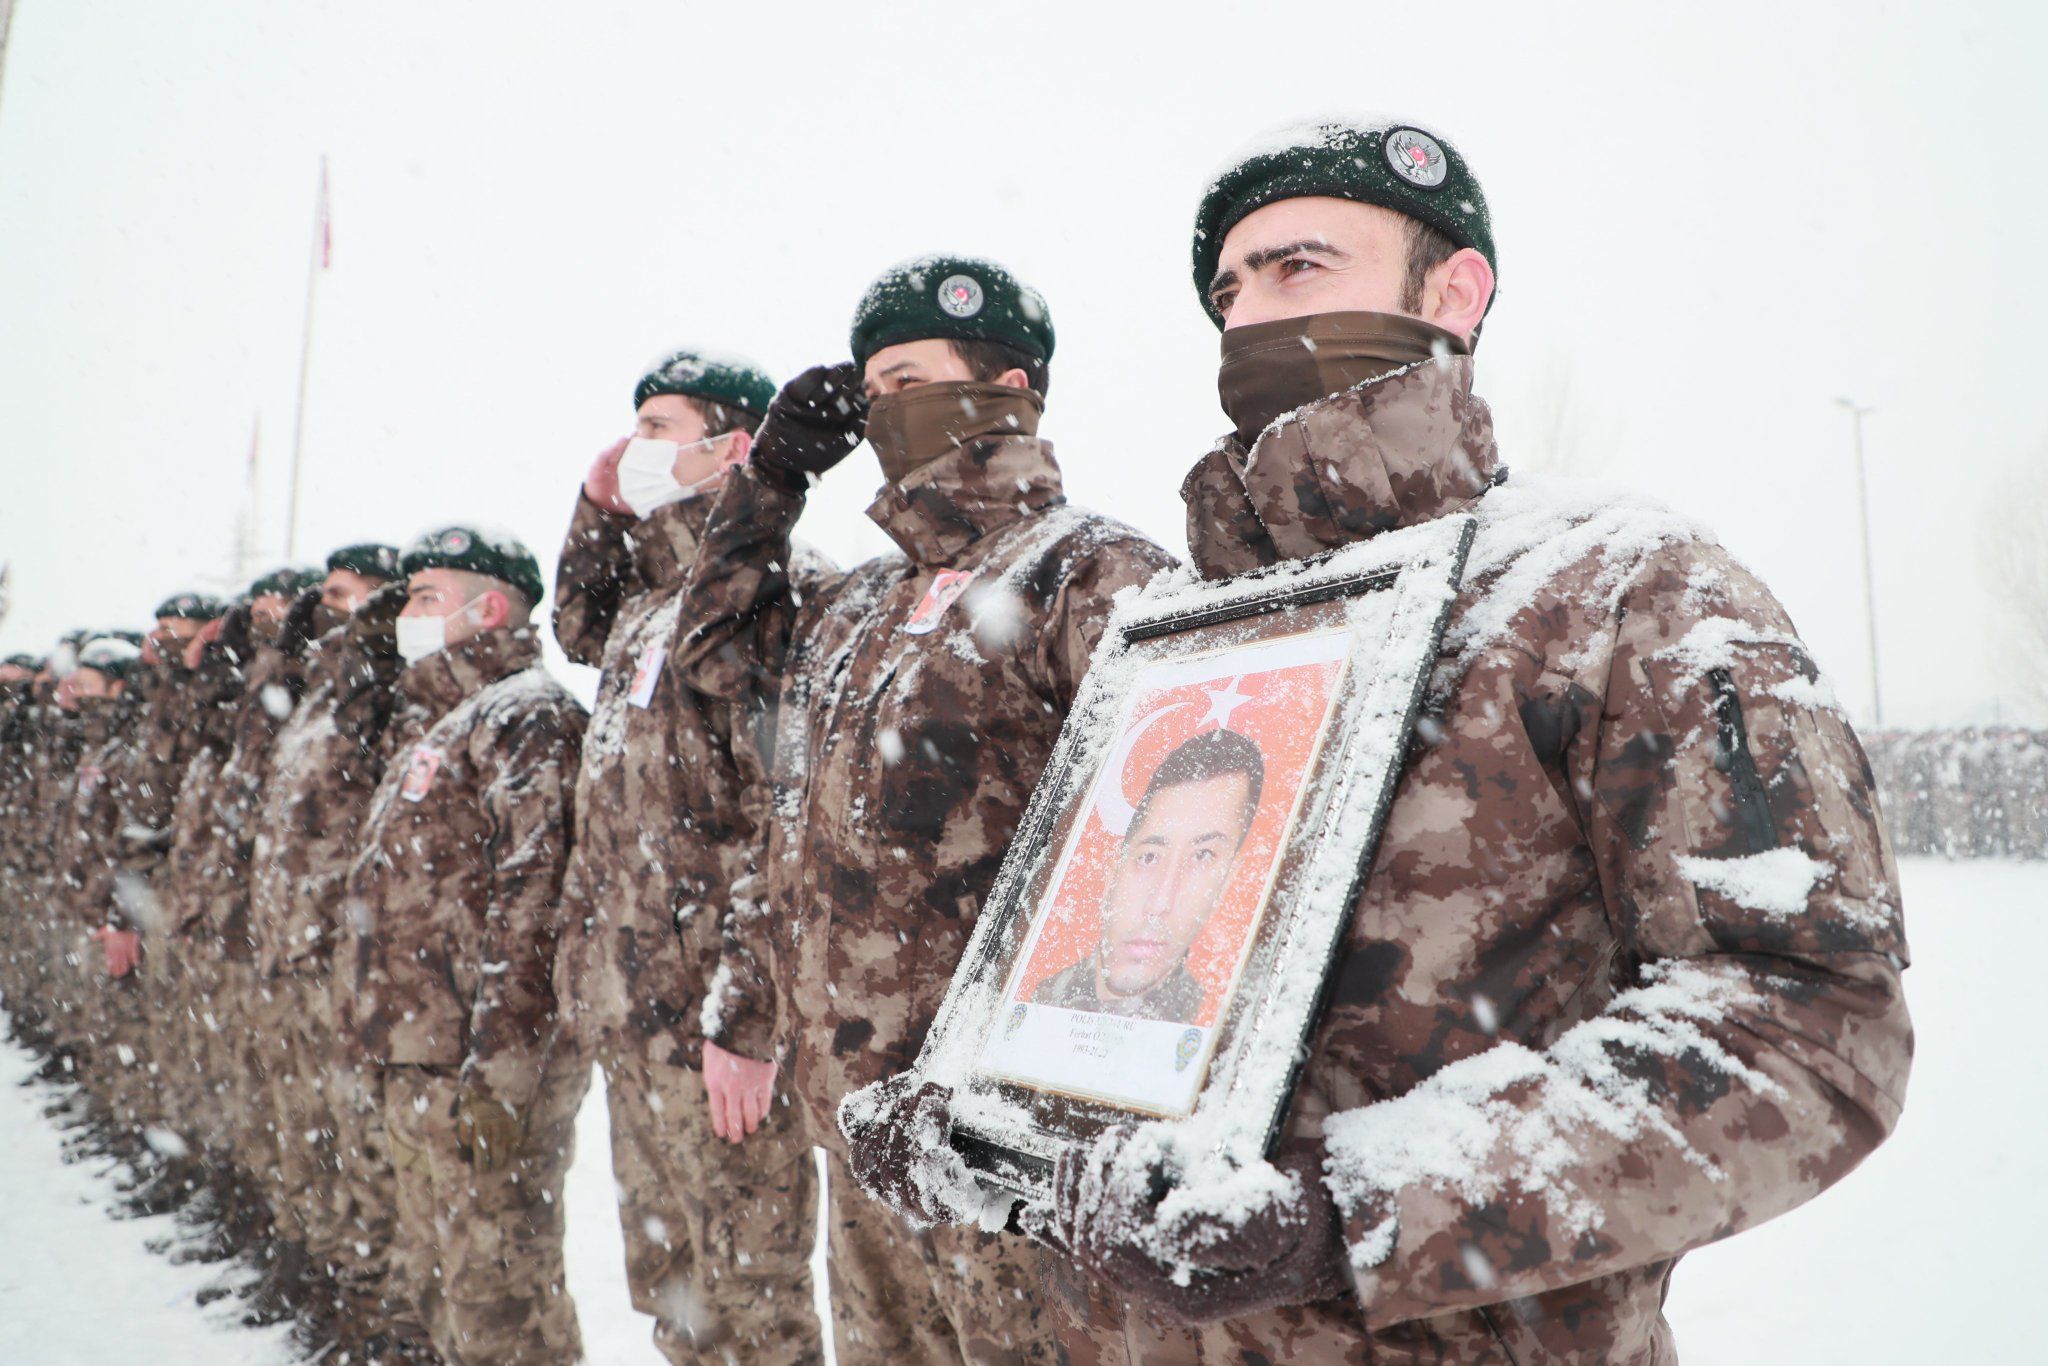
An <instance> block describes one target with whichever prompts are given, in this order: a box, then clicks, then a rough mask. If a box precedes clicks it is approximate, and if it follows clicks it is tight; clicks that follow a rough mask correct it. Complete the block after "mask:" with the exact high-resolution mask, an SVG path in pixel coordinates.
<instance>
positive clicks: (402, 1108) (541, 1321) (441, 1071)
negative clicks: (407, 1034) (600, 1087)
mask: <svg viewBox="0 0 2048 1366" xmlns="http://www.w3.org/2000/svg"><path fill="white" fill-rule="evenodd" d="M458 1085H459V1083H458V1082H457V1080H456V1078H455V1076H454V1074H453V1071H452V1069H449V1068H442V1067H412V1066H393V1067H387V1068H385V1069H384V1135H385V1142H386V1143H387V1144H388V1146H389V1147H390V1150H391V1163H392V1166H393V1168H394V1169H395V1171H396V1173H397V1195H398V1219H397V1235H396V1238H395V1239H394V1243H393V1246H392V1258H393V1261H394V1262H395V1263H396V1264H397V1270H398V1272H399V1276H400V1279H401V1281H402V1283H403V1284H404V1285H405V1287H406V1288H407V1290H408V1292H409V1294H410V1296H411V1298H412V1300H413V1308H414V1309H415V1310H416V1312H417V1313H418V1314H419V1316H420V1318H421V1319H422V1320H423V1322H424V1326H425V1327H426V1329H427V1333H428V1335H429V1337H431V1338H432V1340H433V1343H434V1347H435V1350H436V1351H438V1352H439V1353H440V1355H441V1359H442V1360H443V1361H445V1362H447V1363H448V1364H449V1366H471V1364H472V1363H473V1364H474V1366H557V1363H562V1362H576V1361H581V1360H582V1359H583V1343H582V1337H581V1334H580V1332H579V1331H578V1328H577V1323H576V1303H575V1301H574V1300H573V1299H571V1298H570V1296H569V1288H568V1284H567V1282H566V1280H565V1278H564V1276H563V1271H562V1227H563V1221H562V1212H563V1205H562V1185H563V1181H564V1178H565V1177H566V1176H567V1175H568V1171H569V1167H570V1164H571V1163H572V1162H573V1161H574V1160H575V1156H576V1111H577V1108H578V1107H579V1106H580V1105H581V1104H582V1103H583V1095H584V1092H585V1091H587V1090H588V1089H589V1087H590V1068H589V1066H588V1064H586V1063H584V1062H582V1061H580V1060H577V1059H567V1060H564V1059H559V1058H558V1059H556V1060H555V1062H554V1065H552V1066H549V1067H548V1068H546V1069H545V1070H541V1069H538V1068H537V1069H536V1072H535V1075H534V1077H533V1079H532V1081H531V1082H530V1083H529V1085H528V1088H527V1090H528V1093H529V1094H528V1096H527V1098H526V1102H525V1114H526V1122H527V1135H526V1142H525V1144H524V1146H522V1147H521V1149H520V1151H519V1152H518V1153H517V1154H516V1155H515V1156H514V1157H513V1158H512V1161H511V1162H510V1164H509V1165H508V1166H505V1167H501V1168H499V1169H498V1170H496V1171H491V1172H478V1171H475V1170H473V1169H472V1168H471V1166H470V1164H469V1161H468V1159H467V1156H466V1155H465V1154H464V1153H463V1152H462V1150H461V1149H460V1147H459V1146H458V1144H457V1141H456V1136H455V1121H454V1113H455V1100H456V1092H457V1087H458Z"/></svg>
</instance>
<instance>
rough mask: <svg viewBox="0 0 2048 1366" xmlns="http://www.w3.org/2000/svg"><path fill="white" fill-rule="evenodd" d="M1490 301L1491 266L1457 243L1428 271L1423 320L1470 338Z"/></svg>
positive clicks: (1484, 315)
mask: <svg viewBox="0 0 2048 1366" xmlns="http://www.w3.org/2000/svg"><path fill="white" fill-rule="evenodd" d="M1491 302H1493V267H1492V266H1490V265H1488V264H1487V263H1486V258H1485V257H1484V256H1481V255H1480V254H1479V253H1478V252H1476V251H1474V250H1472V248H1470V247H1461V248H1459V249H1458V250H1457V251H1456V252H1453V253H1452V254H1451V257H1450V259H1449V260H1447V261H1444V262H1443V263H1441V264H1440V265H1438V266H1437V268H1436V269H1435V270H1432V271H1431V272H1430V273H1429V282H1428V287H1427V292H1426V293H1425V295H1424V303H1425V305H1426V308H1425V310H1424V314H1423V321H1425V322H1432V323H1435V324H1436V325H1437V326H1438V327H1441V328H1442V329H1443V330H1444V331H1446V332H1454V333H1456V334H1457V335H1458V336H1460V337H1463V338H1464V339H1465V340H1466V341H1467V342H1470V341H1471V340H1472V334H1473V333H1474V332H1475V331H1477V330H1478V328H1479V324H1480V323H1481V322H1483V321H1485V319H1486V306H1487V305H1488V304H1489V303H1491Z"/></svg>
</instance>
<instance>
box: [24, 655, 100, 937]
mask: <svg viewBox="0 0 2048 1366" xmlns="http://www.w3.org/2000/svg"><path fill="white" fill-rule="evenodd" d="M24 732H25V734H24V741H25V745H26V749H27V753H26V755H25V759H24V767H25V772H24V773H23V776H22V779H21V782H22V796H21V801H20V804H19V806H18V808H17V810H18V813H19V815H18V821H19V824H18V827H17V830H16V832H15V834H14V836H13V841H14V859H15V867H16V871H17V876H18V877H19V878H20V880H21V884H22V886H23V887H25V888H29V889H32V891H33V892H34V894H35V895H36V896H37V899H38V902H39V903H40V904H42V905H43V906H44V908H45V911H46V916H47V915H54V914H55V907H54V906H51V905H50V904H49V903H50V900H51V892H52V889H53V887H54V886H55V885H56V883H57V881H58V880H59V879H61V878H62V877H63V876H64V874H65V872H66V871H67V867H66V865H65V863H64V862H63V858H62V855H63V853H64V850H63V847H62V843H61V840H60V832H61V830H62V827H63V825H64V822H65V820H66V813H67V812H68V811H69V809H70V806H71V799H72V793H73V788H74V786H75V784H76V782H77V773H78V761H79V757H80V755H81V754H82V753H83V752H84V746H85V729H84V725H83V723H82V722H81V721H80V720H79V718H78V717H77V716H75V715H74V714H72V713H70V712H67V711H65V710H64V709H63V708H61V707H59V706H58V705H57V704H56V702H55V701H54V700H52V699H51V697H50V696H49V695H48V691H47V690H45V693H44V695H43V696H42V697H41V698H39V700H38V701H37V702H36V703H35V713H34V715H33V717H32V718H31V719H30V720H29V721H27V722H25V723H24Z"/></svg>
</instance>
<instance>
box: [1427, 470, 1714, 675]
mask: <svg viewBox="0 0 2048 1366" xmlns="http://www.w3.org/2000/svg"><path fill="white" fill-rule="evenodd" d="M1472 510H1473V511H1474V512H1475V513H1476V514H1477V515H1478V518H1479V534H1478V536H1477V537H1476V538H1475V539H1474V540H1473V542H1472V554H1471V556H1470V558H1469V559H1468V560H1467V561H1466V565H1465V588H1466V597H1467V601H1466V605H1465V609H1464V611H1463V612H1462V613H1460V615H1459V617H1458V619H1457V620H1455V621H1454V622H1452V623H1451V628H1450V630H1449V631H1447V632H1446V633H1445V634H1444V647H1445V651H1446V653H1448V654H1449V655H1451V656H1452V661H1453V662H1452V669H1451V672H1450V673H1449V675H1448V676H1446V675H1445V674H1444V673H1442V672H1441V671H1440V672H1439V674H1438V677H1437V679H1436V681H1435V685H1434V686H1435V687H1436V688H1437V689H1438V690H1439V691H1442V690H1447V689H1448V688H1449V687H1451V686H1454V685H1455V683H1456V681H1457V679H1458V678H1459V677H1461V676H1462V675H1463V674H1464V671H1465V670H1466V669H1467V668H1468V667H1469V666H1470V665H1471V664H1472V662H1473V661H1474V660H1475V659H1477V658H1478V657H1479V655H1480V654H1481V653H1482V652H1483V651H1485V650H1486V649H1487V648H1488V647H1490V646H1492V645H1494V644H1496V643H1498V642H1499V641H1501V640H1502V639H1504V638H1506V637H1507V636H1508V635H1509V634H1510V631H1511V629H1512V627H1513V626H1514V624H1515V622H1516V619H1517V618H1518V617H1520V615H1521V614H1522V612H1523V611H1525V610H1526V609H1527V608H1529V607H1530V606H1532V605H1533V604H1534V603H1536V602H1537V600H1538V599H1539V598H1540V597H1541V596H1542V595H1543V594H1544V593H1545V591H1546V590H1547V589H1549V588H1550V586H1551V585H1552V584H1554V583H1556V582H1557V581H1558V580H1559V579H1561V578H1563V577H1564V576H1565V575H1566V574H1568V573H1572V572H1574V571H1576V570H1578V569H1579V568H1580V566H1582V565H1592V566H1595V572H1594V574H1593V577H1592V580H1591V584H1590V589H1591V592H1592V593H1593V594H1594V595H1595V597H1596V598H1597V599H1598V601H1599V603H1600V605H1601V606H1602V607H1604V608H1605V610H1606V611H1608V612H1610V613H1611V612H1613V611H1614V609H1615V608H1616V607H1618V606H1619V605H1620V602H1621V599H1622V596H1623V595H1624V594H1625V593H1626V592H1627V591H1628V589H1629V587H1630V586H1631V585H1632V584H1633V583H1634V582H1635V580H1636V577H1637V576H1638V574H1640V573H1641V571H1642V569H1643V567H1644V565H1646V564H1647V563H1648V562H1649V560H1650V559H1651V557H1652V556H1654V555H1656V554H1657V553H1659V552H1660V551H1663V550H1667V549H1669V548H1670V547H1673V546H1678V545H1686V544H1696V543H1712V542H1713V540H1714V537H1713V534H1712V533H1711V532H1709V531H1708V530H1707V528H1706V527H1705V526H1703V525H1702V524H1701V523H1699V522H1697V521H1694V520H1693V519H1692V518H1690V517H1685V516H1682V515H1680V514H1679V513H1676V512H1673V511H1672V510H1671V509H1670V508H1668V507H1665V506H1664V505H1663V504H1662V503H1659V502H1657V501H1655V500H1654V499H1650V498H1646V497H1644V496H1642V495H1641V494H1637V493H1634V492H1632V491H1630V490H1627V489H1623V488H1617V487H1615V486H1612V485H1606V484H1598V483H1591V482H1587V481H1583V480H1577V479H1563V478H1557V477H1553V476H1545V475H1538V476H1533V477H1530V476H1523V475H1519V474H1518V475H1516V476H1515V477H1514V478H1512V479H1510V480H1509V481H1508V482H1507V483H1505V484H1501V485H1499V486H1498V487H1496V488H1492V489H1489V490H1488V491H1487V493H1486V496H1485V497H1484V498H1481V499H1480V500H1479V501H1478V503H1477V504H1475V505H1474V507H1473V509H1472Z"/></svg>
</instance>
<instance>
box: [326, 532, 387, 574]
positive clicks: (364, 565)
mask: <svg viewBox="0 0 2048 1366" xmlns="http://www.w3.org/2000/svg"><path fill="white" fill-rule="evenodd" d="M337 569H339V570H344V571H346V572H348V573H350V574H361V575H362V576H363V577H364V578H366V579H395V578H397V577H398V547H397V546H395V545H383V544H380V543H379V542H377V541H364V542H362V543H360V544H358V545H345V546H343V547H342V548H341V549H339V550H337V551H335V552H334V553H333V554H332V555H329V556H328V557H327V572H328V573H330V574H332V573H333V572H334V571H335V570H337Z"/></svg>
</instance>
